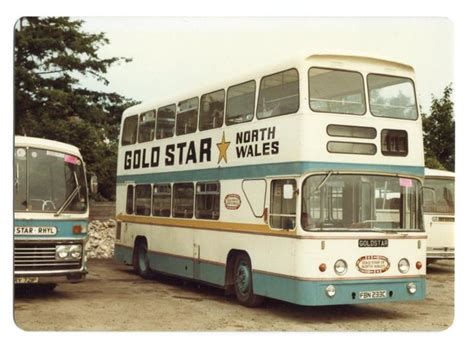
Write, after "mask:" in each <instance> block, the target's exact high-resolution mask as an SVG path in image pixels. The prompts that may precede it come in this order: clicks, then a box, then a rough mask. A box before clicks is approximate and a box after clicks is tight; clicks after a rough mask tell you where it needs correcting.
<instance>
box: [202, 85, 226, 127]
mask: <svg viewBox="0 0 474 348" xmlns="http://www.w3.org/2000/svg"><path fill="white" fill-rule="evenodd" d="M224 99H225V92H224V90H223V89H221V90H219V91H216V92H212V93H208V94H204V95H203V96H202V97H201V108H200V113H199V130H206V129H214V128H219V127H221V126H222V123H223V122H224Z"/></svg>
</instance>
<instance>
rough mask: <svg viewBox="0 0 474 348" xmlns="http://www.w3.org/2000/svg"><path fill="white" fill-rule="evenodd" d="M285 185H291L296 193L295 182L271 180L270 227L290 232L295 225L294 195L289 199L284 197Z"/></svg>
mask: <svg viewBox="0 0 474 348" xmlns="http://www.w3.org/2000/svg"><path fill="white" fill-rule="evenodd" d="M285 185H291V186H292V190H293V192H296V181H295V180H292V179H291V180H273V181H272V184H271V202H270V226H271V227H273V228H279V229H285V230H292V229H294V228H295V225H296V195H293V197H292V198H291V199H287V198H285V197H284V194H283V191H284V186H285Z"/></svg>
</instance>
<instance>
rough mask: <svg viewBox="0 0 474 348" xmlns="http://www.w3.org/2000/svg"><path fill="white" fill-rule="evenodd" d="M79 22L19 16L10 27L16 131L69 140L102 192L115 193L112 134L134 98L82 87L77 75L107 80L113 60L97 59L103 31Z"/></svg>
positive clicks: (116, 60)
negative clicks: (96, 31)
mask: <svg viewBox="0 0 474 348" xmlns="http://www.w3.org/2000/svg"><path fill="white" fill-rule="evenodd" d="M82 24H83V21H80V20H71V19H70V18H68V17H46V18H38V17H24V18H21V19H20V20H19V21H18V22H17V24H16V26H15V50H14V59H15V67H14V68H15V80H14V84H15V134H19V135H28V136H33V137H41V138H47V139H52V140H58V141H62V142H66V143H70V144H73V145H75V146H77V147H79V149H80V150H81V152H82V155H83V157H84V161H85V162H86V164H87V168H88V171H90V172H94V173H96V174H97V176H98V179H99V182H100V185H99V193H100V194H101V196H102V197H105V198H108V199H110V198H112V197H113V195H114V192H115V171H116V157H117V138H118V133H119V125H120V117H121V113H122V111H123V110H124V109H125V108H126V107H128V106H130V105H132V104H133V103H134V101H132V100H131V99H127V98H125V97H123V96H120V95H118V94H116V93H104V92H99V91H93V90H90V89H87V88H85V87H83V86H81V84H80V82H79V77H81V76H84V77H92V78H94V79H96V80H97V81H100V82H102V83H104V84H105V85H107V84H108V83H109V82H108V80H107V79H106V78H105V74H106V73H107V70H108V68H110V67H111V66H112V65H113V64H119V63H122V62H129V61H130V59H128V58H124V57H112V58H107V59H101V58H99V57H98V54H97V52H98V50H99V48H100V47H102V46H104V45H106V44H108V43H109V41H108V39H107V38H106V37H105V34H104V33H99V34H89V33H85V32H83V31H82Z"/></svg>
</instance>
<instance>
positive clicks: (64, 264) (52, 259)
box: [15, 243, 82, 271]
mask: <svg viewBox="0 0 474 348" xmlns="http://www.w3.org/2000/svg"><path fill="white" fill-rule="evenodd" d="M81 263H82V260H81V259H79V260H68V261H62V260H56V244H40V243H38V244H31V243H24V244H23V243H21V244H20V243H15V271H59V270H72V269H79V268H81Z"/></svg>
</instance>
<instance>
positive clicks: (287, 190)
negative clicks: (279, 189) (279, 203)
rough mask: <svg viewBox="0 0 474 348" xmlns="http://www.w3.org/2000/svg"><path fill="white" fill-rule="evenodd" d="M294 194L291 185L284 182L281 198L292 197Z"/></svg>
mask: <svg viewBox="0 0 474 348" xmlns="http://www.w3.org/2000/svg"><path fill="white" fill-rule="evenodd" d="M294 194H295V191H294V188H293V185H291V184H285V185H283V198H284V199H293V197H294Z"/></svg>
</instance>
